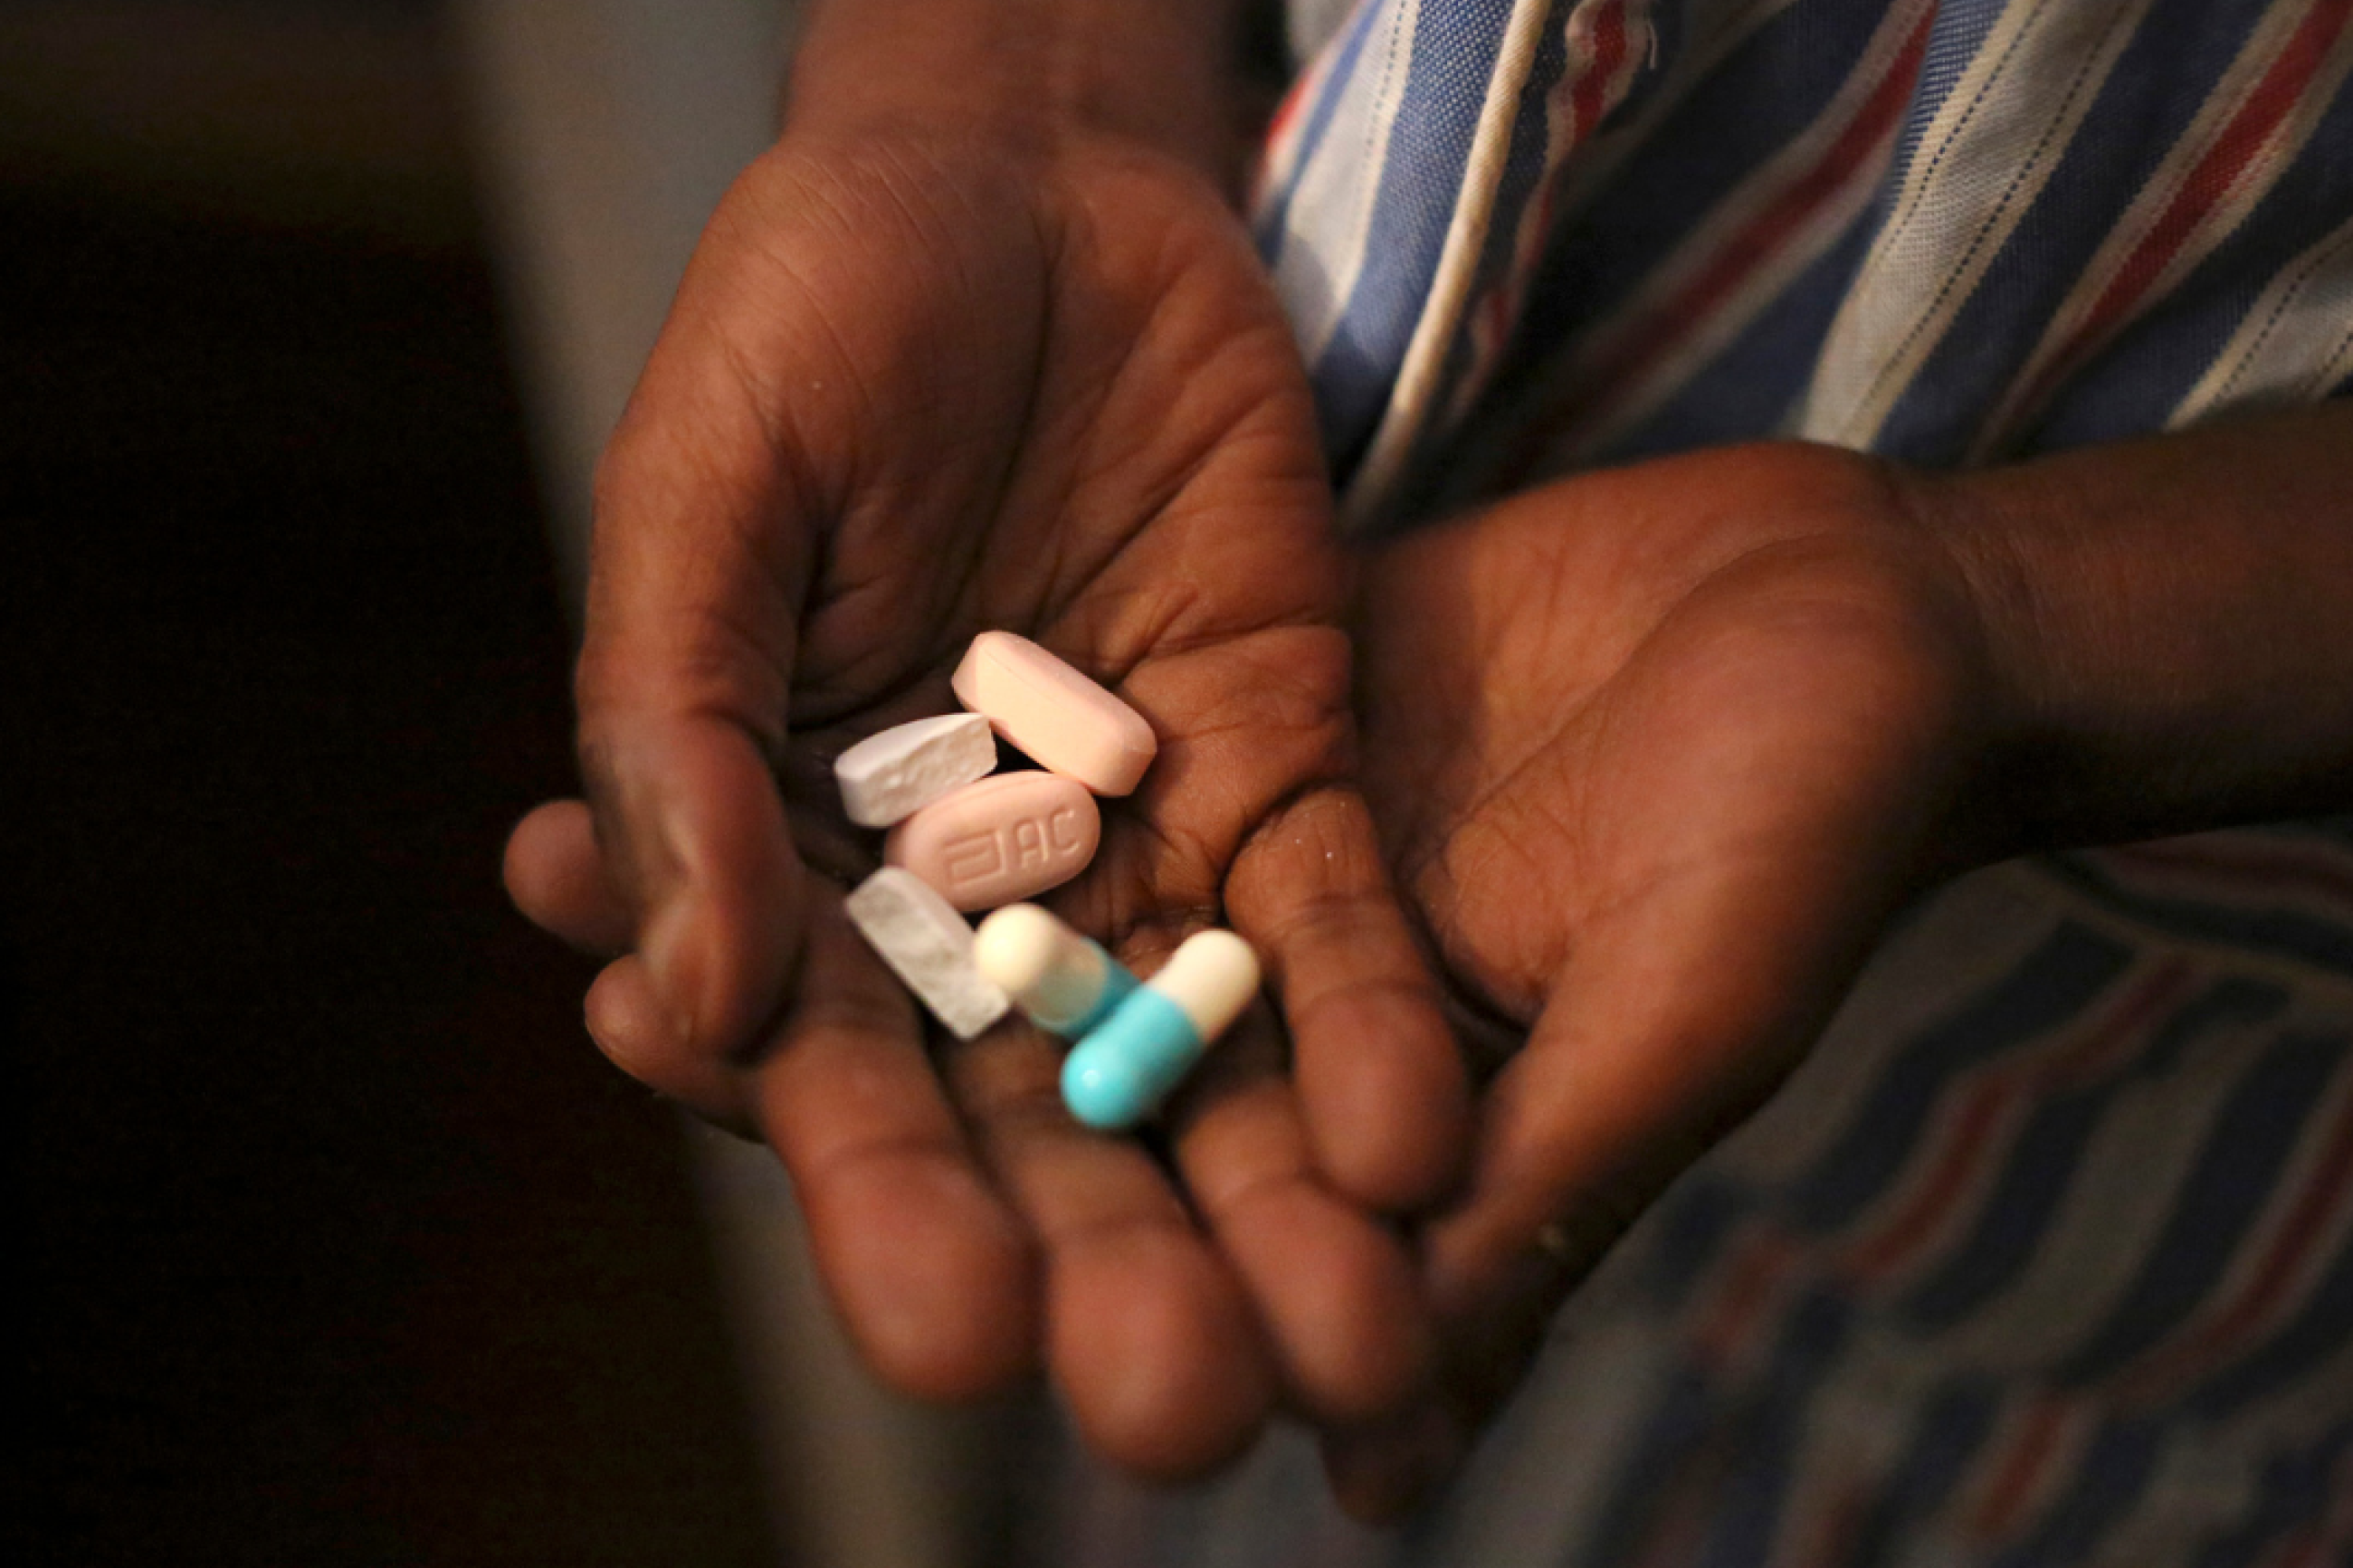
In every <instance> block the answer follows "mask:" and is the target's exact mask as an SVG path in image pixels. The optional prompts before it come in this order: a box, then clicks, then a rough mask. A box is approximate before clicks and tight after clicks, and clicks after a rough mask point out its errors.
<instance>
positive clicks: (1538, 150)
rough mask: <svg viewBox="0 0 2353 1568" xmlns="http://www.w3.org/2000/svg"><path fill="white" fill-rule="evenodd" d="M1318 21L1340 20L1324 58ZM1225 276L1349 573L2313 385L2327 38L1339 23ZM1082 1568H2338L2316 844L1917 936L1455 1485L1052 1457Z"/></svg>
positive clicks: (1411, 16)
mask: <svg viewBox="0 0 2353 1568" xmlns="http://www.w3.org/2000/svg"><path fill="white" fill-rule="evenodd" d="M1335 10H1336V11H1338V12H1339V14H1338V15H1336V16H1335V15H1333V13H1334V12H1335ZM1297 11H1298V15H1297V16H1294V23H1295V24H1297V23H1298V22H1300V21H1301V19H1302V18H1303V17H1307V16H1308V15H1309V14H1310V13H1321V14H1323V16H1324V25H1323V26H1311V28H1310V30H1311V31H1314V33H1315V34H1316V35H1317V36H1316V37H1314V38H1313V39H1312V40H1309V41H1310V42H1311V43H1312V45H1313V48H1312V52H1311V51H1309V50H1305V49H1303V58H1308V59H1309V63H1308V64H1307V66H1306V68H1304V69H1303V72H1302V74H1301V76H1300V78H1299V79H1298V81H1297V83H1296V85H1295V87H1294V89H1293V92H1292V93H1291V95H1290V97H1289V99H1288V100H1287V101H1286V102H1285V103H1284V105H1283V107H1282V110H1281V112H1280V114H1279V116H1278V119H1277V121H1276V123H1275V126H1274V128H1273V131H1272V134H1271V140H1270V143H1269V146H1268V149H1267V153H1266V159H1265V166H1264V170H1263V174H1262V178H1261V188H1260V190H1259V191H1258V193H1257V195H1256V198H1255V201H1254V208H1255V222H1256V225H1257V233H1258V238H1259V242H1260V244H1261V248H1262V251H1263V253H1264V255H1265V258H1266V259H1267V263H1268V265H1269V267H1270V268H1271V271H1272V273H1273V276H1274V279H1275V281H1276V284H1277V287H1278V289H1280V291H1281V293H1282V298H1283V300H1284V301H1285V303H1286V305H1287V307H1288V309H1289V310H1290V311H1291V314H1292V319H1293V325H1294V327H1295V330H1296V331H1297V334H1298V338H1299V342H1300V344H1301V347H1302V351H1303V354H1304V355H1305V358H1306V361H1307V363H1308V365H1309V368H1310V371H1311V374H1312V377H1313V380H1314V386H1315V391H1316V396H1317V404H1318V410H1319V413H1320V416H1321V418H1322V421H1323V429H1324V438H1325V440H1326V442H1327V445H1328V448H1329V452H1330V455H1331V458H1332V463H1333V468H1334V472H1335V477H1336V479H1338V481H1339V483H1340V485H1341V487H1342V493H1343V497H1344V503H1345V505H1344V510H1345V516H1346V518H1347V520H1348V521H1349V522H1350V523H1351V525H1352V526H1354V527H1356V528H1357V529H1359V530H1377V529H1384V528H1390V527H1396V526H1400V525H1402V524H1404V523H1406V522H1409V521H1412V520H1414V519H1417V518H1419V517H1423V516H1426V515H1428V514H1430V512H1432V511H1434V510H1442V509H1446V508H1451V507H1455V506H1459V505H1461V504H1465V503H1468V502H1470V501H1473V500H1477V499H1479V498H1482V497H1486V496H1493V495H1497V494H1502V493H1505V492H1508V491H1510V490H1513V489H1518V488H1521V487H1524V486H1525V485H1527V484H1530V483H1532V482H1535V481H1537V480H1541V479H1546V478H1547V477H1550V476H1554V475H1557V474H1561V473H1565V472H1568V471H1571V470H1574V469H1576V468H1580V467H1585V466H1590V465H1593V464H1596V463H1602V462H1613V461H1621V460H1625V459H1629V458H1638V457H1641V456H1645V455H1651V454H1659V453H1665V452H1670V451H1675V450H1682V449H1687V448H1691V447H1699V446H1704V445H1708V444H1711V443H1715V442H1720V441H1726V440H1734V439H1745V438H1752V437H1760V436H1772V435H1787V436H1796V437H1807V438H1811V439H1816V440H1821V441H1827V442H1832V443H1836V444H1839V445H1842V446H1847V447H1856V448H1862V449H1868V450H1873V451H1877V452H1882V453H1885V454H1888V455H1890V456H1893V457H1895V458H1901V459H1905V460H1907V461H1912V462H1916V463H1922V464H1927V465H1935V466H1953V465H1959V464H1979V463H1987V462H1994V461H2000V460H2005V459H2009V458H2018V457H2022V456H2027V455H2031V454H2033V453H2037V452H2042V451H2049V450H2056V449H2060V448H2063V447H2072V446H2077V445H2082V444H2085V443H2091V442H2097V441H2103V440H2109V439H2113V438H2116V437H2124V436H2127V435H2133V434H2137V433H2144V432H2150V431H2157V430H2163V429H2168V428H2175V427H2179V426H2184V425H2188V424H2190V423H2193V422H2196V421H2199V420H2202V419H2207V418H2210V417H2211V416H2216V415H2218V414H2221V413H2223V412H2225V411H2230V410H2237V409H2246V408H2253V407H2259V406H2263V405H2279V404H2289V403H2297V402H2308V401H2311V400H2314V399H2316V398H2320V397H2325V396H2330V395H2343V394H2344V393H2346V392H2347V391H2348V385H2353V91H2348V89H2347V77H2348V72H2353V0H2269V3H2265V0H2244V3H2235V4H2230V3H2223V4H2218V3H2213V0H2009V3H2007V4H2004V3H2000V0H1982V3H1973V4H1972V3H1959V0H1946V3H1944V4H1938V3H1937V0H1681V3H1676V0H1361V3H1360V4H1358V5H1356V6H1354V8H1353V9H1347V8H1345V7H1335V6H1333V5H1305V4H1303V5H1300V6H1299V7H1298V8H1297ZM1071 1464H1072V1466H1073V1467H1075V1468H1074V1469H1073V1471H1072V1481H1071V1486H1069V1487H1068V1488H1066V1489H1065V1492H1064V1501H1065V1502H1066V1504H1067V1505H1068V1508H1069V1511H1068V1512H1066V1513H1065V1515H1064V1516H1063V1536H1062V1541H1061V1545H1060V1549H1059V1554H1060V1555H1062V1556H1064V1557H1066V1558H1068V1559H1070V1560H1073V1561H1077V1562H1082V1563H1099V1564H1103V1568H1130V1565H1132V1564H1138V1563H1153V1562H1161V1563H1186V1562H1194V1563H1234V1564H1255V1563H1264V1564H1269V1565H1274V1564H1282V1565H1284V1568H1290V1565H1293V1564H1306V1563H1332V1564H1340V1563H1399V1564H1404V1563H1414V1564H1420V1563H1431V1564H1436V1563H1448V1564H1454V1563H1461V1564H1481V1565H1489V1564H1493V1565H1503V1568H1510V1565H1516V1564H1521V1563H1558V1564H1565V1565H1566V1564H1576V1565H1581V1568H1634V1565H1641V1568H1651V1565H1660V1568H1664V1565H1670V1564H1702V1563H1704V1564H1709V1565H1712V1568H1746V1565H1751V1564H1754V1565H1758V1568H1763V1565H1767V1564H1785V1565H1793V1568H1794V1565H1803V1568H1818V1565H1820V1568H1837V1565H1842V1564H1882V1563H1904V1564H1962V1563H1968V1564H1979V1563H1983V1564H2005V1565H2007V1564H2017V1565H2020V1568H2024V1565H2027V1564H2038V1563H2052V1564H2057V1563H2068V1564H2075V1563H2116V1564H2130V1565H2132V1568H2165V1565H2172V1564H2179V1565H2181V1568H2256V1565H2263V1568H2290V1565H2295V1568H2307V1565H2308V1568H2319V1565H2320V1564H2323V1563H2341V1562H2345V1561H2348V1558H2353V825H2348V824H2346V823H2337V824H2317V825H2303V826H2278V827H2274V828H2268V829H2263V830H2250V831H2242V832H2234V833H2226V834H2213V835H2206V836H2200V837H2193V838H2185V839H2179V840H2171V841H2167V842H2163V843H2157V844H2148V845H2141V846H2136V847H2128V848H2120V849H2113V850H2104V851H2096V852H2087V853H2081V854H2073V855H2066V856H2059V857H2052V858H2044V859H2040V860H2035V861H2031V862H2030V861H2021V862H2016V863H2012V864H2009V865H2004V866H2000V867H1995V868H1989V869H1987V870H1984V871H1981V872H1978V873H1977V874H1976V875H1974V876H1972V877H1970V878H1968V879H1964V880H1963V881H1961V882H1959V883H1958V884H1956V885H1955V886H1954V887H1952V888H1950V889H1947V890H1946V891H1945V892H1943V893H1941V894H1940V895H1938V896H1937V897H1936V898H1935V899H1933V900H1929V901H1928V902H1927V903H1926V905H1925V906H1924V907H1922V908H1920V909H1919V910H1915V911H1914V912H1913V913H1912V914H1911V915H1909V916H1907V917H1906V919H1905V921H1904V923H1903V924H1902V925H1901V927H1900V928H1899V929H1898V930H1897V931H1895V932H1894V934H1893V935H1892V936H1891V937H1890V938H1889V939H1888V940H1887V942H1886V943H1885V945H1884V946H1883V949H1882V951H1881V952H1879V953H1878V954H1877V955H1876V957H1875V958H1874V959H1873V962H1872V963H1871V964H1870V966H1869V967H1868V968H1867V970H1866V971H1865V973H1864V974H1863V975H1862V979H1861V980H1860V982H1859V983H1858V984H1857V987H1856V989H1855V991H1854V993H1853V994H1852V996H1851V997H1850V999H1849V1000H1848V1003H1847V1005H1845V1007H1844V1009H1843V1010H1842V1011H1841V1014H1840V1016H1838V1018H1837V1019H1836V1021H1835V1022H1834V1023H1833V1025H1832V1026H1831V1029H1830V1030H1829V1032H1828V1034H1827V1036H1826V1037H1825V1038H1824V1039H1823V1041H1822V1042H1821V1043H1820V1047H1818V1048H1817V1050H1816V1051H1815V1052H1814V1053H1813V1055H1812V1056H1811V1058H1810V1059H1809V1061H1808V1063H1807V1064H1806V1065H1805V1066H1804V1067H1803V1068H1801V1069H1800V1071H1799V1074H1798V1075H1797V1077H1796V1078H1795V1079H1793V1080H1792V1081H1791V1082H1790V1084H1789V1085H1788V1087H1787V1088H1786V1089H1785V1090H1784V1091H1783V1092H1782V1093H1781V1094H1780V1095H1778V1097H1777V1098H1776V1099H1775V1100H1774V1101H1773V1102H1772V1103H1771V1104H1770V1105H1768V1106H1767V1109H1766V1110H1764V1111H1763V1112H1762V1113H1761V1114H1760V1115H1759V1116H1758V1117H1757V1119H1755V1120H1754V1121H1751V1122H1750V1123H1749V1124H1748V1125H1747V1126H1746V1127H1745V1128H1744V1129H1743V1130H1742V1131H1740V1132H1739V1133H1738V1134H1737V1135H1736V1136H1735V1137H1734V1138H1733V1139H1732V1140H1731V1141H1730V1142H1727V1143H1726V1144H1725V1146H1723V1147H1722V1148H1720V1149H1719V1150H1717V1151H1716V1152H1715V1153H1714V1154H1713V1155H1711V1156H1710V1157H1709V1158H1708V1159H1707V1160H1705V1161H1704V1162H1703V1163H1701V1165H1700V1166H1698V1167H1697V1168H1696V1169H1694V1171H1693V1172H1691V1173H1689V1174H1688V1175H1687V1176H1686V1177H1685V1178H1684V1179H1683V1181H1682V1182H1681V1183H1679V1184H1677V1185H1676V1186H1675V1187H1674V1188H1673V1189H1672V1191H1671V1192H1670V1193H1669V1194H1668V1195H1667V1196H1666V1197H1665V1198H1664V1199H1663V1200H1662V1202H1661V1203H1660V1204H1659V1205H1657V1206H1656V1208H1655V1209H1654V1210H1653V1211H1652V1212H1651V1214H1650V1215H1648V1216H1647V1217H1646V1218H1645V1219H1644V1221H1643V1222H1642V1224H1641V1226H1638V1228H1637V1230H1636V1231H1635V1233H1634V1234H1633V1235H1632V1236H1631V1237H1629V1239H1628V1240H1627V1242H1626V1243H1625V1244H1623V1245H1622V1246H1621V1247H1620V1248H1619V1249H1618V1251H1617V1252H1616V1253H1615V1254H1614V1255H1613V1256H1612V1258H1610V1260H1609V1263H1608V1264H1607V1265H1606V1266H1605V1267H1604V1268H1603V1269H1602V1270H1601V1271H1600V1273H1599V1275H1598V1276H1597V1277H1596V1278H1595V1279H1593V1280H1592V1281H1591V1282H1590V1283H1589V1284H1588V1286H1587V1287H1586V1288H1585V1289H1583V1290H1582V1291H1580V1293H1579V1294H1578V1296H1577V1298H1576V1299H1575V1300H1573V1301H1572V1302H1571V1303H1570V1305H1569V1306H1568V1307H1567V1309H1566V1310H1564V1312H1563V1313H1562V1314H1561V1316H1560V1318H1559V1320H1558V1321H1556V1324H1555V1326H1554V1331H1553V1332H1552V1335H1551V1336H1550V1339H1549V1341H1548V1342H1547V1346H1546V1352H1545V1353H1544V1355H1543V1356H1542V1357H1541V1358H1540V1360H1539V1362H1538V1363H1537V1365H1536V1367H1535V1370H1534V1372H1533V1373H1532V1374H1531V1375H1530V1377H1529V1379H1528V1380H1527V1383H1526V1384H1525V1386H1524V1388H1523V1390H1522V1392H1521V1393H1520V1394H1519V1395H1518V1396H1517V1397H1516V1398H1515V1400H1514V1402H1513V1404H1512V1405H1510V1406H1509V1407H1508V1408H1507V1410H1506V1411H1505V1413H1504V1415H1503V1417H1502V1419H1501V1420H1500V1421H1499V1423H1498V1424H1497V1426H1495V1427H1494V1428H1493V1430H1492V1431H1491V1433H1490V1434H1489V1435H1488V1436H1487V1437H1486V1438H1485V1439H1484V1440H1483V1442H1482V1446H1481V1447H1480V1448H1479V1450H1478V1451H1477V1453H1476V1454H1475V1455H1474V1457H1473V1459H1472V1464H1471V1466H1470V1468H1469V1470H1468V1472H1467V1474H1466V1475H1465V1477H1464V1478H1463V1479H1462V1481H1461V1484H1460V1485H1459V1486H1458V1488H1457V1489H1455V1491H1454V1492H1453V1494H1452V1495H1451V1497H1450V1499H1449V1500H1447V1502H1446V1503H1445V1504H1444V1505H1443V1506H1442V1507H1441V1508H1440V1510H1438V1511H1437V1512H1436V1513H1435V1514H1434V1515H1433V1516H1432V1517H1431V1518H1430V1519H1428V1520H1426V1521H1423V1522H1422V1523H1421V1524H1420V1525H1419V1527H1417V1528H1416V1529H1415V1530H1414V1531H1410V1532H1409V1533H1408V1534H1407V1535H1406V1536H1404V1537H1403V1538H1397V1537H1390V1536H1383V1535H1377V1534H1374V1533H1372V1532H1368V1531H1360V1530H1357V1529H1356V1528H1354V1527H1352V1526H1350V1525H1348V1524H1347V1523H1346V1522H1345V1521H1342V1520H1340V1519H1339V1518H1338V1517H1337V1516H1336V1515H1335V1513H1333V1512H1332V1510H1331V1509H1330V1507H1329V1504H1328V1503H1327V1502H1325V1501H1324V1499H1323V1495H1322V1488H1321V1483H1320V1480H1319V1479H1318V1477H1317V1475H1316V1470H1315V1465H1314V1457H1313V1453H1312V1450H1311V1449H1310V1448H1309V1447H1307V1446H1306V1445H1305V1444H1304V1443H1303V1442H1300V1441H1294V1440H1287V1439H1286V1440H1277V1441H1273V1442H1271V1443H1270V1444H1269V1445H1267V1447H1265V1449H1264V1450H1263V1451H1262V1452H1261V1454H1260V1455H1259V1456H1258V1458H1257V1459H1256V1460H1255V1461H1254V1463H1253V1464H1252V1465H1251V1466H1250V1467H1248V1468H1245V1470H1244V1471H1243V1472H1242V1473H1241V1474H1240V1475H1238V1476H1236V1477H1235V1478H1233V1479H1230V1480H1229V1481H1227V1482H1225V1483H1222V1484H1221V1485H1220V1486H1219V1487H1218V1488H1215V1489H1211V1490H1209V1491H1208V1492H1205V1493H1203V1494H1200V1495H1198V1496H1195V1497H1191V1498H1187V1499H1184V1500H1166V1499H1152V1498H1147V1497H1145V1495H1144V1494H1141V1493H1138V1492H1134V1491H1132V1490H1129V1489H1125V1488H1124V1487H1122V1486H1120V1485H1119V1484H1118V1483H1116V1482H1113V1481H1112V1480H1110V1479H1107V1478H1105V1477H1103V1476H1102V1475H1101V1474H1099V1473H1097V1472H1094V1471H1092V1470H1090V1469H1088V1468H1086V1463H1085V1461H1084V1460H1083V1459H1082V1458H1076V1457H1074V1458H1072V1459H1071Z"/></svg>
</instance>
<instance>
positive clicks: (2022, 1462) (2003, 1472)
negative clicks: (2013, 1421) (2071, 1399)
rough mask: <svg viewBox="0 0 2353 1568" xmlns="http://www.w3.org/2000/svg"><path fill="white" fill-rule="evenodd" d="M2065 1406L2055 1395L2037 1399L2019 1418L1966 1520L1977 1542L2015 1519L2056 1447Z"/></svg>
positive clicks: (1987, 1539)
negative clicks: (2005, 1451)
mask: <svg viewBox="0 0 2353 1568" xmlns="http://www.w3.org/2000/svg"><path fill="white" fill-rule="evenodd" d="M2066 1417H2067V1407H2066V1406H2065V1405H2063V1404H2061V1403H2060V1402H2059V1401H2058V1400H2055V1399H2038V1400H2036V1401H2035V1402H2034V1403H2033V1404H2032V1405H2030V1406H2029V1407H2028V1409H2027V1412H2026V1415H2025V1416H2024V1418H2023V1419H2022V1420H2021V1422H2020V1428H2021V1429H2020V1431H2019V1435H2018V1440H2017V1441H2016V1442H2014V1443H2012V1444H2011V1445H2010V1453H2009V1454H2008V1456H2006V1457H2005V1458H2003V1460H2002V1464H2001V1468H2000V1469H1999V1470H1998V1471H1996V1472H1995V1474H1994V1479H1993V1485H1992V1486H1991V1488H1989V1489H1988V1491H1987V1492H1986V1495H1985V1497H1984V1498H1983V1499H1982V1500H1980V1501H1979V1502H1978V1508H1977V1511H1976V1513H1975V1514H1973V1515H1972V1516H1971V1517H1970V1520H1969V1533H1970V1535H1971V1536H1972V1537H1973V1538H1974V1539H1975V1540H1977V1541H1978V1542H1991V1541H1994V1540H1997V1539H1999V1538H2000V1536H2001V1535H2002V1534H2003V1533H2005V1532H2006V1531H2008V1530H2009V1529H2010V1526H2011V1525H2012V1524H2013V1523H2014V1522H2015V1521H2017V1518H2018V1515H2019V1512H2020V1510H2022V1509H2023V1508H2024V1507H2025V1505H2026V1501H2027V1500H2028V1499H2029V1498H2030V1497H2031V1496H2032V1495H2033V1492H2034V1485H2035V1482H2036V1481H2038V1480H2039V1479H2042V1471H2043V1468H2044V1467H2045V1466H2046V1465H2047V1464H2048V1463H2049V1462H2050V1460H2051V1458H2052V1455H2054V1454H2056V1453H2057V1452H2058V1451H2059V1437H2060V1433H2061V1431H2062V1429H2063V1426H2064V1425H2065V1422H2066Z"/></svg>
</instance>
